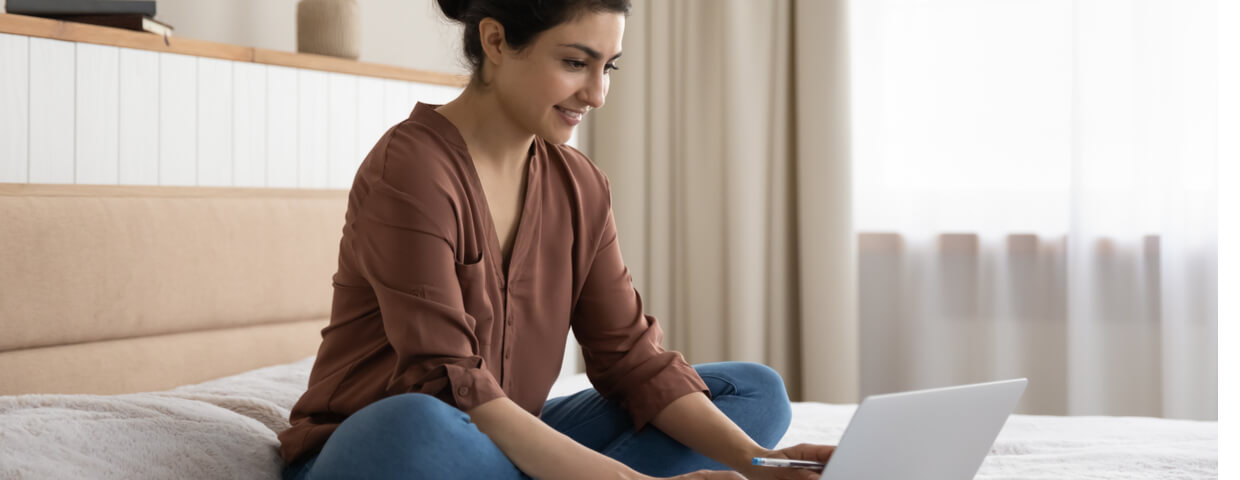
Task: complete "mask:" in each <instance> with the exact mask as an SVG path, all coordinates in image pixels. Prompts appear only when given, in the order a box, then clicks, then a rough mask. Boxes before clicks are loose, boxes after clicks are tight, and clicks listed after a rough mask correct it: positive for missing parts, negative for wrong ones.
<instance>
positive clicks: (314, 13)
mask: <svg viewBox="0 0 1240 480" xmlns="http://www.w3.org/2000/svg"><path fill="white" fill-rule="evenodd" d="M297 51H298V52H301V53H314V54H318V55H330V56H333V57H341V58H347V59H350V60H357V57H358V55H359V53H360V51H361V14H360V13H359V10H358V5H357V0H301V1H300V2H298V3H297Z"/></svg>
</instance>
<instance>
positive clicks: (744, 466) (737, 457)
mask: <svg viewBox="0 0 1240 480" xmlns="http://www.w3.org/2000/svg"><path fill="white" fill-rule="evenodd" d="M770 453H771V450H769V449H766V448H763V447H762V446H761V445H758V444H756V443H754V444H752V445H746V446H745V447H743V448H741V449H739V450H738V451H737V453H735V454H733V455H731V456H730V458H728V459H727V461H724V462H720V463H723V464H724V465H727V466H728V467H729V468H731V469H733V470H736V471H738V472H743V471H745V470H748V469H749V468H750V467H753V459H754V457H765V456H768V455H769V454H770Z"/></svg>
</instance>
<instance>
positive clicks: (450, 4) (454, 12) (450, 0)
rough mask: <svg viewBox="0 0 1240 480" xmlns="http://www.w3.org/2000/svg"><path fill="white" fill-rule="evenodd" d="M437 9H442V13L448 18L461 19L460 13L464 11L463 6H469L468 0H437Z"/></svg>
mask: <svg viewBox="0 0 1240 480" xmlns="http://www.w3.org/2000/svg"><path fill="white" fill-rule="evenodd" d="M438 1H439V9H440V10H443V14H444V15H445V16H447V17H448V18H450V19H453V20H456V21H458V22H459V21H461V14H463V13H465V7H468V6H469V0H438Z"/></svg>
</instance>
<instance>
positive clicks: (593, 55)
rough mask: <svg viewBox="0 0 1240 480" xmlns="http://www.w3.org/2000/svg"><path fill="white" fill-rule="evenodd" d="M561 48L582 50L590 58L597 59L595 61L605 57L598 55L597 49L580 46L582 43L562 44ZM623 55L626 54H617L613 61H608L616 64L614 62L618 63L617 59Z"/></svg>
mask: <svg viewBox="0 0 1240 480" xmlns="http://www.w3.org/2000/svg"><path fill="white" fill-rule="evenodd" d="M560 46H561V47H571V48H576V49H578V50H581V51H582V52H585V54H586V55H589V56H590V58H593V59H595V60H598V59H600V58H603V55H602V54H600V53H598V50H595V49H593V48H590V47H587V46H585V45H582V44H580V43H561V44H560ZM623 54H624V52H620V53H617V54H616V55H615V56H614V57H611V59H610V60H608V61H609V62H614V61H616V59H617V58H620V55H623Z"/></svg>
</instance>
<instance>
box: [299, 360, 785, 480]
mask: <svg viewBox="0 0 1240 480" xmlns="http://www.w3.org/2000/svg"><path fill="white" fill-rule="evenodd" d="M694 368H696V369H697V372H698V375H700V376H701V377H702V380H704V381H705V382H706V385H707V386H708V387H710V395H711V401H713V402H714V404H715V406H717V407H719V410H721V411H723V413H724V414H725V415H727V416H728V418H731V419H732V421H733V422H735V423H736V424H737V425H738V426H740V427H741V429H742V430H744V431H745V433H748V434H749V436H750V438H753V439H754V441H756V442H757V443H758V444H759V445H762V446H763V447H765V448H772V447H774V446H775V444H776V443H778V442H779V440H780V439H781V438H782V437H783V435H784V432H786V431H787V430H788V423H789V422H790V421H791V415H792V414H791V406H790V405H789V403H788V394H787V392H786V391H785V390H784V382H783V379H781V378H780V376H779V374H778V373H776V372H775V371H774V370H772V369H771V368H770V367H767V366H765V365H761V364H757V363H747V362H720V363H707V364H702V365H698V366H696V367H694ZM542 420H543V422H545V423H546V424H547V425H549V426H551V427H552V428H554V429H556V430H558V431H559V432H561V433H563V434H565V435H567V436H568V437H570V438H572V439H573V440H576V441H577V442H578V443H580V444H582V445H585V446H586V447H588V448H590V449H593V450H594V451H597V452H599V453H602V454H603V455H606V456H608V457H611V458H613V459H616V460H618V461H619V462H621V463H623V464H625V465H628V466H629V467H630V468H633V469H634V470H637V471H638V472H641V473H643V474H646V475H651V476H656V477H667V476H675V475H680V474H683V473H688V472H692V471H694V470H702V469H710V470H727V469H728V468H727V467H725V466H723V465H721V464H719V463H718V462H715V461H713V460H711V459H709V458H706V457H704V456H702V455H700V454H698V453H696V452H694V451H692V450H690V449H689V448H688V447H685V446H684V445H682V444H680V443H679V442H677V441H676V440H673V439H672V438H671V437H668V436H667V435H666V434H664V433H663V432H661V431H659V430H658V429H657V428H655V427H654V426H653V425H649V426H647V427H646V428H645V429H643V430H642V431H641V432H640V433H637V432H634V431H633V421H632V418H631V417H630V416H629V414H628V412H626V411H625V410H623V409H621V408H620V406H619V404H618V403H617V402H615V401H609V400H606V399H604V398H603V397H601V396H600V395H599V394H598V392H597V391H595V390H594V389H592V388H591V389H586V390H583V391H581V392H578V393H576V394H573V395H569V396H566V397H557V398H553V399H551V400H548V401H547V403H546V404H545V405H544V406H543V411H542ZM305 478H311V479H329V478H330V479H336V478H374V479H384V478H414V479H441V478H442V479H450V478H471V479H472V478H486V479H523V480H524V479H528V478H530V477H528V476H526V475H525V474H524V473H522V472H521V471H520V470H518V469H517V467H516V466H515V465H513V464H512V462H511V461H509V460H508V457H506V456H504V453H503V452H501V451H500V449H499V447H497V446H496V445H495V443H493V442H492V441H491V439H490V438H489V437H487V436H486V435H485V434H483V433H482V432H480V431H478V428H477V426H475V425H474V424H473V423H470V420H469V415H467V414H465V413H464V412H462V411H460V410H458V409H457V408H455V407H453V406H451V405H448V404H446V403H444V402H442V401H440V400H439V399H437V398H435V397H432V396H430V395H424V394H418V393H406V394H400V395H395V396H391V397H387V398H384V399H382V400H379V401H377V402H375V403H372V404H370V405H367V406H366V407H365V408H363V409H361V410H359V411H358V412H357V413H354V414H353V415H351V416H349V418H347V419H345V421H344V422H343V423H341V424H340V427H338V428H337V429H336V431H335V432H333V433H332V435H331V437H330V438H328V439H327V443H326V444H325V445H324V446H323V449H322V450H321V451H320V452H319V453H318V454H317V455H315V456H311V457H308V458H306V459H305V460H302V461H300V462H296V463H294V464H292V465H289V466H286V467H285V469H284V479H285V480H301V479H305Z"/></svg>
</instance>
